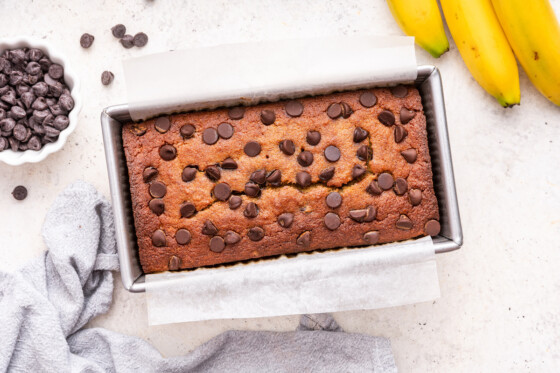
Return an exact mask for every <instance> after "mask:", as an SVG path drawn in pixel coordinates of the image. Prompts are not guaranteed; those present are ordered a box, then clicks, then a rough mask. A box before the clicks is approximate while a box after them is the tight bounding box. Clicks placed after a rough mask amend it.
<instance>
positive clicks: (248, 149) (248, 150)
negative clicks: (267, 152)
mask: <svg viewBox="0 0 560 373" xmlns="http://www.w3.org/2000/svg"><path fill="white" fill-rule="evenodd" d="M243 151H244V152H245V154H247V155H248V156H249V157H256V156H257V155H259V154H260V153H261V144H259V143H258V142H256V141H249V142H248V143H247V144H245V147H244V148H243Z"/></svg>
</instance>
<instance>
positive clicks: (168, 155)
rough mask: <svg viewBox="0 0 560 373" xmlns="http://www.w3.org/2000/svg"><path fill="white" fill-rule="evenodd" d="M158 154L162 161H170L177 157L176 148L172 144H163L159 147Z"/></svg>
mask: <svg viewBox="0 0 560 373" xmlns="http://www.w3.org/2000/svg"><path fill="white" fill-rule="evenodd" d="M159 156H160V157H161V159H163V160H164V161H172V160H174V159H175V157H177V149H175V147H174V146H173V145H169V144H165V145H163V146H162V147H161V148H159Z"/></svg>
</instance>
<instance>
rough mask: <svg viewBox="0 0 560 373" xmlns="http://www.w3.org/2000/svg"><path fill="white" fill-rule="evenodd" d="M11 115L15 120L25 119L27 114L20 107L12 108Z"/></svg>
mask: <svg viewBox="0 0 560 373" xmlns="http://www.w3.org/2000/svg"><path fill="white" fill-rule="evenodd" d="M9 115H10V116H11V117H12V118H14V119H21V118H25V116H26V113H25V110H24V109H22V108H20V107H19V106H12V109H11V110H10V113H9Z"/></svg>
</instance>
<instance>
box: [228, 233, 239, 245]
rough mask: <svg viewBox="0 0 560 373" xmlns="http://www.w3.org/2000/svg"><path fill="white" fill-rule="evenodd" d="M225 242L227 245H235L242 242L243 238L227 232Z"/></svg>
mask: <svg viewBox="0 0 560 373" xmlns="http://www.w3.org/2000/svg"><path fill="white" fill-rule="evenodd" d="M224 241H225V243H226V245H235V244H236V243H238V242H239V241H241V236H240V235H239V234H237V233H236V232H234V231H227V232H226V234H225V236H224Z"/></svg>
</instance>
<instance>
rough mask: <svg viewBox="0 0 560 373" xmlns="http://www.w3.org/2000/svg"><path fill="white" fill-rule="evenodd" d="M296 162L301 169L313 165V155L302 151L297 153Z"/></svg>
mask: <svg viewBox="0 0 560 373" xmlns="http://www.w3.org/2000/svg"><path fill="white" fill-rule="evenodd" d="M297 161H298V163H299V164H300V165H301V166H302V167H307V166H310V165H311V164H312V163H313V153H311V152H309V151H307V150H304V151H302V152H301V153H299V155H298V157H297Z"/></svg>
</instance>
